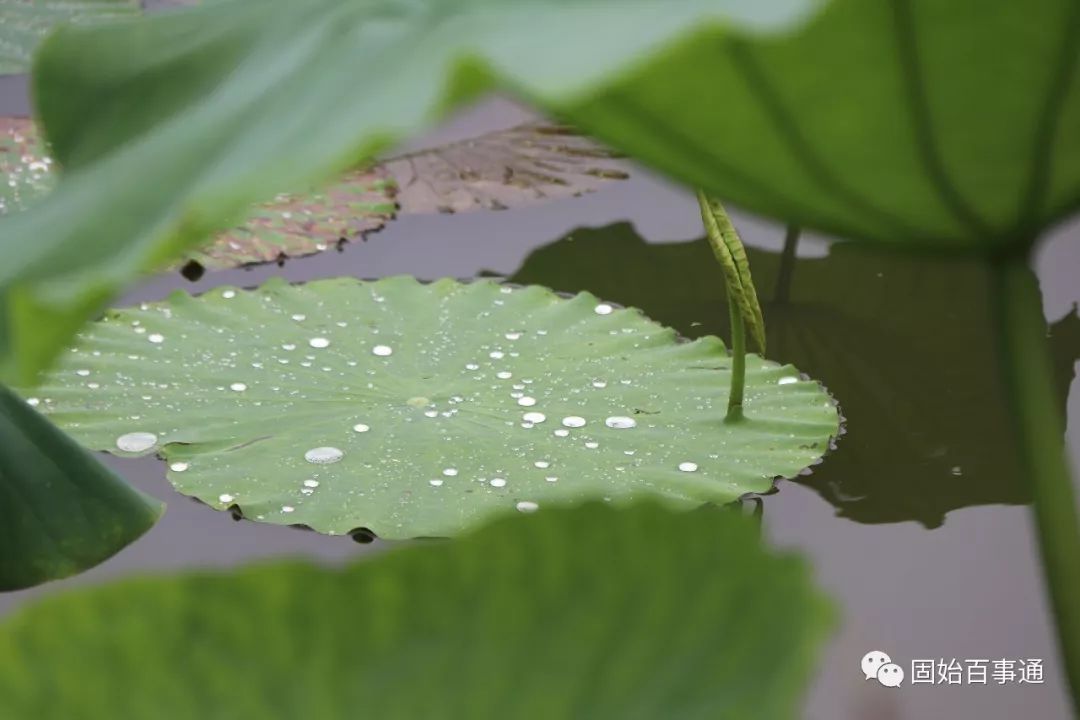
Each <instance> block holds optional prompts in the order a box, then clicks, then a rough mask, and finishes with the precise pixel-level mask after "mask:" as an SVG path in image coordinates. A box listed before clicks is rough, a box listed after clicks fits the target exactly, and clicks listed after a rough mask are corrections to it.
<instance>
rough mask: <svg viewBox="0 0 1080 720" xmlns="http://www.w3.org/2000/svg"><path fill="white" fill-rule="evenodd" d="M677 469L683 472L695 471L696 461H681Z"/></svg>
mask: <svg viewBox="0 0 1080 720" xmlns="http://www.w3.org/2000/svg"><path fill="white" fill-rule="evenodd" d="M679 469H680V470H682V471H683V472H697V463H692V462H681V463H679Z"/></svg>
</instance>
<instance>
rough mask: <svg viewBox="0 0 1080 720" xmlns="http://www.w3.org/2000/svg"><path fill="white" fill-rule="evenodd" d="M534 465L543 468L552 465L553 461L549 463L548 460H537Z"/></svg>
mask: <svg viewBox="0 0 1080 720" xmlns="http://www.w3.org/2000/svg"><path fill="white" fill-rule="evenodd" d="M533 465H534V466H535V467H538V468H540V469H541V470H543V469H544V468H549V467H551V463H549V462H548V461H547V460H537V461H536V462H534V463H533Z"/></svg>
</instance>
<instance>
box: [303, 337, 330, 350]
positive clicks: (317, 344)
mask: <svg viewBox="0 0 1080 720" xmlns="http://www.w3.org/2000/svg"><path fill="white" fill-rule="evenodd" d="M308 345H310V346H311V347H313V348H320V349H321V348H328V347H330V341H329V340H327V339H326V338H324V337H317V338H311V339H310V340H308Z"/></svg>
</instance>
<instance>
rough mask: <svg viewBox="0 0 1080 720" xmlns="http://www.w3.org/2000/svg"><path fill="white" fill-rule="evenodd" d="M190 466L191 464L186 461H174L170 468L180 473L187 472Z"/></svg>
mask: <svg viewBox="0 0 1080 720" xmlns="http://www.w3.org/2000/svg"><path fill="white" fill-rule="evenodd" d="M189 467H191V466H190V465H188V464H187V463H186V462H174V463H173V464H172V465H170V466H169V469H170V470H172V471H173V472H178V473H180V472H185V471H186V470H187V469H188V468H189Z"/></svg>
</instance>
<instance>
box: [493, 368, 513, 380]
mask: <svg viewBox="0 0 1080 720" xmlns="http://www.w3.org/2000/svg"><path fill="white" fill-rule="evenodd" d="M495 377H497V378H499V379H500V380H509V379H510V378H512V377H514V373H512V372H507V371H506V370H503V371H502V372H497V373H495Z"/></svg>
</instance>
